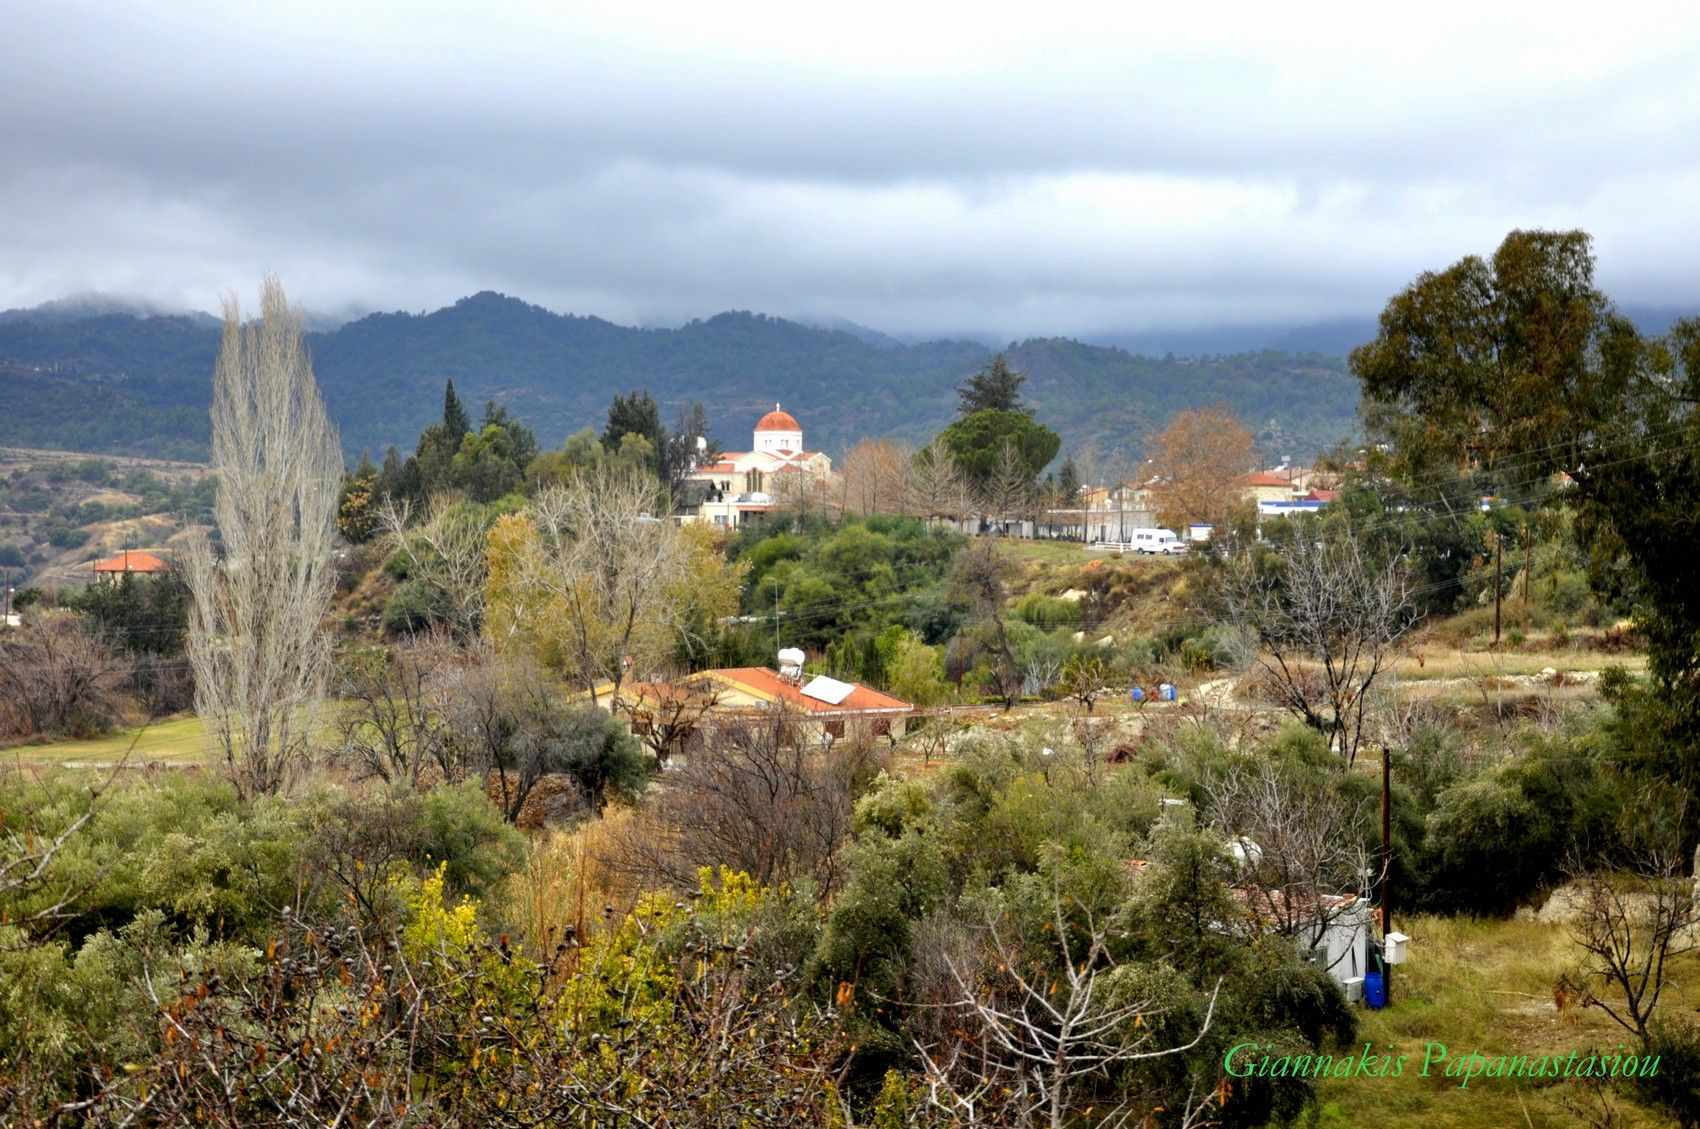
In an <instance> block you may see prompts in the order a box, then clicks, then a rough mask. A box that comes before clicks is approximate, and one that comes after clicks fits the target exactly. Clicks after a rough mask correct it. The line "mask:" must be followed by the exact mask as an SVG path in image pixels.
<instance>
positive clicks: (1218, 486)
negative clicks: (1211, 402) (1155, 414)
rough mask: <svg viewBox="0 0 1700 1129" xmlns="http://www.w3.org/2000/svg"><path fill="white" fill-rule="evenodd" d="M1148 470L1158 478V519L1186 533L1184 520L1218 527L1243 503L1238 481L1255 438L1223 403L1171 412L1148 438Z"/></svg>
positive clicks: (1249, 461) (1248, 465)
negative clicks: (1149, 453)
mask: <svg viewBox="0 0 1700 1129" xmlns="http://www.w3.org/2000/svg"><path fill="white" fill-rule="evenodd" d="M1150 446H1151V459H1150V464H1149V466H1148V468H1147V469H1148V470H1149V472H1150V474H1151V475H1152V476H1153V477H1155V478H1156V479H1157V482H1158V485H1157V488H1156V491H1155V493H1156V495H1157V520H1158V521H1159V522H1161V523H1162V524H1163V525H1166V526H1168V527H1170V528H1172V529H1177V530H1180V531H1181V532H1183V533H1184V532H1185V531H1186V526H1187V524H1188V523H1189V522H1195V521H1198V522H1208V523H1210V524H1212V525H1215V526H1217V527H1221V526H1224V525H1226V524H1227V521H1228V518H1229V517H1230V516H1231V515H1232V514H1233V513H1234V512H1235V511H1236V510H1240V509H1243V508H1245V507H1246V505H1247V503H1246V501H1245V499H1244V498H1243V496H1242V488H1241V485H1240V479H1241V477H1242V476H1243V475H1245V474H1246V472H1248V471H1250V470H1251V469H1252V458H1253V454H1254V446H1255V444H1254V442H1253V439H1252V434H1251V432H1250V431H1248V430H1247V429H1246V427H1245V425H1244V424H1242V423H1241V422H1240V421H1239V419H1238V418H1237V417H1236V416H1235V415H1234V413H1233V412H1231V411H1229V410H1228V409H1227V408H1225V407H1212V408H1190V409H1188V410H1186V411H1183V412H1176V413H1175V415H1174V417H1173V418H1172V419H1170V420H1169V423H1168V426H1167V427H1165V428H1163V430H1162V431H1160V432H1158V433H1157V434H1156V435H1155V436H1154V437H1153V438H1152V440H1151V445H1150Z"/></svg>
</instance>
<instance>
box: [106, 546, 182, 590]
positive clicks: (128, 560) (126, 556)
mask: <svg viewBox="0 0 1700 1129" xmlns="http://www.w3.org/2000/svg"><path fill="white" fill-rule="evenodd" d="M93 568H94V578H95V579H96V580H104V581H111V582H114V583H116V582H117V581H118V580H119V578H121V577H123V576H124V575H125V574H126V573H140V574H142V575H144V576H145V575H151V574H153V573H159V572H170V571H171V565H170V564H168V563H167V562H166V561H164V560H161V559H160V558H159V557H156V556H155V555H154V554H152V553H145V552H143V551H142V550H140V549H125V550H124V551H123V552H121V553H119V554H118V555H117V556H115V557H107V558H106V559H105V560H103V561H95V562H94V566H93Z"/></svg>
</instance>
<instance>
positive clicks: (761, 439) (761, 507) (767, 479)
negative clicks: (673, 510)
mask: <svg viewBox="0 0 1700 1129" xmlns="http://www.w3.org/2000/svg"><path fill="white" fill-rule="evenodd" d="M831 474H832V459H831V458H830V457H828V456H827V454H826V452H824V451H811V450H809V449H808V447H807V445H805V444H804V442H803V425H802V424H800V423H798V422H797V417H795V416H793V415H792V414H791V413H790V412H788V411H785V410H784V409H783V408H781V407H780V406H779V405H778V404H775V405H773V410H772V411H771V412H768V413H767V414H766V415H764V416H762V417H761V418H760V419H759V420H757V421H756V426H755V431H754V432H753V433H752V435H751V440H750V449H749V450H748V451H723V452H721V454H720V455H719V457H718V458H716V459H715V460H714V461H713V462H709V463H703V464H701V465H699V466H698V467H697V468H696V469H695V470H694V471H693V472H692V473H691V474H690V476H689V477H688V478H687V479H686V482H687V483H688V484H689V486H690V488H691V492H692V495H693V496H694V497H696V498H699V499H700V501H699V502H698V503H697V505H696V506H695V508H694V510H693V511H692V512H690V513H688V514H685V515H684V516H683V518H682V519H681V520H683V521H700V522H705V523H707V524H710V525H714V526H716V527H719V528H722V529H728V530H731V529H737V528H738V527H740V526H743V525H748V524H750V523H751V522H756V521H761V520H763V519H764V518H765V517H766V516H767V514H768V513H769V512H771V511H772V510H773V508H774V505H775V504H776V501H777V499H778V498H779V497H781V496H782V495H783V494H784V493H785V492H786V489H787V483H788V480H791V479H793V478H794V476H798V475H803V476H807V478H808V479H809V480H811V481H824V480H825V479H827V478H828V477H830V476H831Z"/></svg>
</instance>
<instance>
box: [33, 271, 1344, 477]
mask: <svg viewBox="0 0 1700 1129" xmlns="http://www.w3.org/2000/svg"><path fill="white" fill-rule="evenodd" d="M217 340H218V335H217V331H216V330H215V329H213V328H211V327H210V326H209V325H208V324H207V321H206V320H205V319H203V318H177V317H134V316H126V315H105V316H98V317H89V318H81V319H75V318H72V319H67V318H64V317H62V316H61V317H54V318H47V317H29V316H19V315H16V314H14V315H11V316H7V317H4V318H0V378H3V379H4V380H5V382H6V385H7V387H6V401H7V410H6V411H5V412H3V413H0V443H9V444H18V445H29V446H42V447H62V448H72V449H77V450H87V451H112V452H119V453H130V454H141V455H152V456H169V457H195V456H198V455H201V454H203V453H204V451H205V444H206V426H207V424H206V412H205V408H206V403H207V397H208V390H209V388H210V375H211V372H212V361H213V354H214V351H215V349H216V347H217ZM310 341H311V346H312V349H313V353H314V360H315V365H316V368H317V370H318V376H319V381H320V384H321V386H322V387H323V389H324V393H325V397H326V399H327V401H328V402H329V405H330V408H331V411H332V413H333V415H334V416H335V417H336V419H337V422H338V424H339V425H340V426H341V429H342V436H343V442H344V446H345V447H346V448H347V449H348V451H349V452H350V454H356V453H358V452H359V451H361V450H363V449H364V450H371V451H373V452H379V451H381V450H382V449H383V448H384V447H386V446H388V445H390V444H392V443H393V444H397V445H401V446H405V445H407V444H409V443H411V442H412V440H413V438H414V437H415V436H417V435H418V433H419V431H420V429H421V427H423V426H424V425H425V424H426V423H428V422H429V421H430V419H431V418H433V416H434V414H435V413H436V411H437V409H438V407H439V400H440V396H441V390H442V385H443V382H444V381H445V380H449V379H452V380H454V382H455V384H456V386H457V387H459V388H460V389H461V390H462V393H463V395H464V396H465V397H466V399H467V400H468V401H470V402H473V403H478V402H481V401H483V400H486V399H495V400H498V401H500V402H501V403H503V404H505V405H506V406H507V407H508V408H509V409H510V410H511V411H512V412H513V413H514V414H515V415H517V416H518V417H519V418H521V419H523V420H525V421H526V422H527V423H528V424H530V425H531V426H532V427H533V428H535V430H536V431H537V433H538V437H539V438H540V439H541V440H542V441H543V442H544V443H545V444H547V445H554V444H556V443H559V442H560V441H561V440H562V439H563V438H564V437H565V436H566V435H567V434H568V433H569V432H571V431H574V430H576V429H577V428H579V427H583V426H585V425H587V424H597V423H599V422H600V420H601V417H602V415H603V413H604V410H605V409H606V406H607V402H608V397H609V395H610V394H611V393H612V392H613V391H615V390H619V389H627V388H640V387H641V388H647V389H649V391H650V392H652V393H653V394H654V395H655V397H656V399H657V400H659V401H660V402H661V404H662V406H663V409H664V411H665V412H666V413H667V414H668V415H671V414H673V413H674V412H676V411H677V410H678V409H679V408H680V407H682V406H683V405H684V404H686V403H688V402H690V401H693V400H701V401H702V402H703V403H704V404H705V405H706V406H707V408H708V412H709V418H710V420H711V423H712V426H713V429H714V431H715V433H716V435H717V436H718V437H719V438H720V439H721V440H723V441H724V442H726V443H727V444H728V445H730V446H734V447H736V446H738V445H741V444H742V443H744V442H747V438H746V437H747V428H748V427H749V425H750V422H751V421H753V420H754V419H755V418H757V417H758V416H759V415H760V414H761V412H762V411H764V410H765V409H766V407H768V406H770V405H771V403H772V402H773V401H776V400H777V401H782V402H784V403H785V404H786V406H787V407H788V408H791V409H792V410H794V411H796V412H797V413H798V414H799V415H800V416H801V417H802V418H803V420H804V422H805V424H806V426H807V427H808V435H809V442H810V445H811V446H814V445H819V446H821V447H824V448H825V449H826V450H828V451H840V450H842V449H843V448H844V447H846V446H848V445H849V444H850V443H852V442H854V441H855V440H856V439H859V438H863V437H866V436H886V435H892V436H898V437H903V438H909V439H916V440H921V439H925V438H926V437H928V436H930V435H931V434H932V433H934V432H935V431H937V430H938V428H939V427H940V426H942V425H943V424H944V423H945V422H947V421H948V420H949V418H950V416H951V414H952V412H953V410H954V407H955V394H954V392H953V388H954V386H955V385H956V384H957V383H958V382H959V381H960V380H961V379H962V378H963V376H964V375H966V374H968V373H970V372H972V371H974V370H975V369H977V368H979V367H980V366H981V365H982V364H984V363H985V361H986V360H987V358H988V356H989V350H987V349H986V348H985V347H984V346H983V345H980V344H978V343H975V342H967V341H934V342H925V343H922V344H916V345H891V344H887V343H883V342H876V341H870V340H868V339H867V336H866V335H865V334H864V335H862V336H857V335H854V334H852V333H848V332H843V331H839V330H833V329H820V328H811V327H809V326H804V325H800V324H798V323H796V322H790V321H785V320H783V319H779V318H771V317H765V316H762V315H759V314H750V313H723V314H719V315H717V316H715V317H712V318H709V319H707V320H703V321H693V322H690V323H688V324H686V325H684V326H682V327H680V328H678V329H633V328H629V327H626V326H620V325H615V324H613V323H612V322H608V321H604V320H602V319H600V318H592V317H576V316H571V315H567V316H563V315H559V314H554V313H551V312H550V311H548V310H545V309H543V308H541V307H538V306H532V305H528V304H526V303H524V302H522V301H519V300H518V299H514V298H508V297H504V296H502V295H499V294H493V293H489V292H485V293H481V294H476V295H473V296H472V297H469V298H465V299H462V300H461V301H459V302H457V303H455V304H454V305H453V306H450V307H446V308H444V309H441V310H437V311H435V312H433V313H429V314H405V313H391V314H373V315H371V316H369V317H366V318H363V319H361V320H359V321H355V322H351V323H349V324H347V325H344V326H341V327H340V328H338V329H336V330H334V331H331V332H327V333H316V334H311V335H310ZM1010 353H1011V360H1012V363H1013V364H1014V365H1015V367H1017V368H1019V369H1022V370H1024V371H1026V372H1028V373H1029V374H1030V380H1029V383H1028V385H1027V388H1028V392H1029V394H1030V396H1031V398H1032V400H1033V403H1034V405H1035V408H1036V415H1037V417H1038V419H1039V420H1040V421H1041V422H1044V423H1046V424H1047V425H1049V426H1051V427H1053V428H1054V429H1055V430H1056V431H1058V432H1059V433H1060V434H1061V435H1062V436H1063V440H1064V449H1065V450H1069V449H1073V448H1075V447H1076V446H1077V445H1078V444H1080V443H1081V442H1084V441H1085V440H1087V439H1095V440H1097V441H1098V442H1099V443H1100V444H1102V445H1106V446H1120V445H1122V444H1128V445H1131V446H1134V447H1137V446H1138V445H1139V443H1140V442H1141V440H1142V438H1143V437H1144V436H1145V435H1146V434H1148V433H1149V432H1150V431H1152V430H1154V429H1155V428H1156V427H1159V426H1161V425H1162V423H1163V421H1164V420H1165V419H1166V418H1167V417H1168V416H1169V415H1170V414H1171V413H1172V412H1174V411H1175V410H1177V409H1179V408H1183V407H1187V406H1194V405H1199V404H1210V403H1225V404H1227V405H1229V406H1230V407H1231V408H1233V410H1234V411H1235V412H1236V413H1238V414H1239V415H1240V416H1241V417H1242V418H1243V419H1245V420H1246V421H1247V423H1248V424H1250V425H1251V426H1252V428H1253V430H1254V431H1256V432H1258V434H1259V438H1260V440H1261V441H1262V442H1263V443H1264V444H1265V446H1266V447H1267V448H1268V449H1269V452H1270V453H1284V454H1295V455H1305V454H1309V453H1310V452H1313V451H1315V450H1317V449H1319V448H1321V447H1325V446H1327V445H1329V444H1331V443H1333V442H1335V441H1337V440H1339V439H1341V438H1344V437H1345V436H1347V435H1348V434H1350V433H1351V432H1352V431H1353V430H1354V423H1355V411H1356V406H1357V393H1356V388H1355V385H1354V384H1353V382H1352V380H1351V378H1350V377H1349V376H1348V375H1347V373H1346V371H1345V367H1344V364H1343V362H1341V361H1340V360H1339V359H1338V358H1333V357H1323V356H1297V355H1293V354H1288V353H1279V352H1269V351H1265V352H1256V353H1242V354H1235V355H1230V356H1211V357H1200V358H1194V357H1163V358H1156V357H1144V356H1136V355H1133V354H1131V353H1127V352H1125V351H1123V350H1120V349H1115V348H1105V347H1101V346H1093V345H1085V344H1081V343H1079V342H1076V341H1072V340H1066V339H1061V338H1042V339H1033V340H1028V341H1024V342H1021V343H1019V344H1016V345H1014V346H1012V347H1011V349H1010Z"/></svg>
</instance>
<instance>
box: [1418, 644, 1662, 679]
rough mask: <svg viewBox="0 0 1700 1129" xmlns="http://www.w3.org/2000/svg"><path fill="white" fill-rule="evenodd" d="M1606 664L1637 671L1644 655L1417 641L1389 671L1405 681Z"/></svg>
mask: <svg viewBox="0 0 1700 1129" xmlns="http://www.w3.org/2000/svg"><path fill="white" fill-rule="evenodd" d="M1608 666H1621V667H1623V668H1624V669H1626V670H1631V671H1641V670H1645V669H1646V668H1647V657H1646V656H1645V655H1637V654H1628V655H1624V654H1603V653H1601V652H1599V651H1587V650H1571V649H1568V648H1567V649H1563V650H1556V649H1555V650H1533V651H1514V650H1510V649H1509V648H1507V649H1502V650H1498V651H1491V650H1464V649H1461V648H1455V647H1438V646H1431V645H1417V646H1414V647H1412V648H1411V649H1410V650H1409V651H1408V652H1406V653H1405V654H1402V655H1400V656H1399V658H1398V659H1397V660H1396V661H1395V662H1394V663H1393V665H1392V673H1394V674H1396V675H1398V676H1399V677H1400V678H1401V679H1405V680H1407V681H1418V680H1427V679H1444V678H1504V677H1508V676H1514V675H1529V674H1539V673H1540V672H1541V671H1543V670H1546V669H1547V668H1549V667H1550V668H1551V669H1553V670H1557V671H1565V672H1574V671H1598V670H1604V669H1605V668H1606V667H1608Z"/></svg>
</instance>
